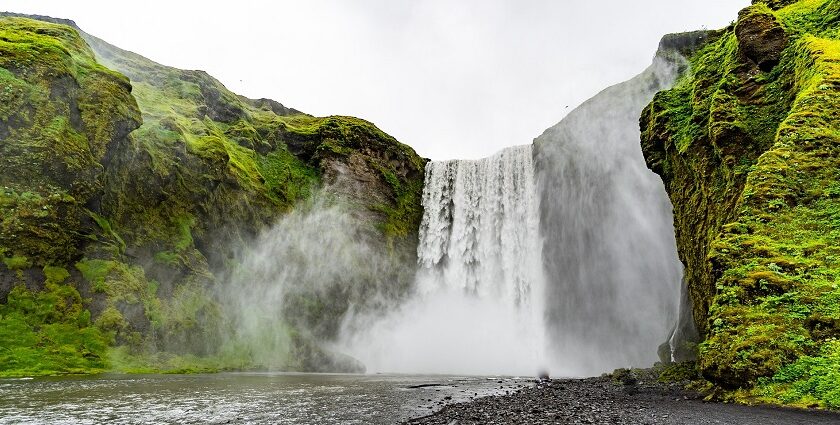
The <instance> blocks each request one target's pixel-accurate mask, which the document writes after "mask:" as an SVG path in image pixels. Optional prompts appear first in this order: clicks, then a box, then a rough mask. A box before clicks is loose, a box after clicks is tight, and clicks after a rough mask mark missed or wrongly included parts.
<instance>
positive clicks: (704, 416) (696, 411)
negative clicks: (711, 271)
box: [406, 377, 840, 425]
mask: <svg viewBox="0 0 840 425" xmlns="http://www.w3.org/2000/svg"><path fill="white" fill-rule="evenodd" d="M406 423H407V424H412V425H415V424H442V425H443V424H445V425H456V424H628V425H630V424H632V425H641V424H739V425H740V424H758V425H775V424H779V425H782V424H784V425H789V424H803V425H809V424H821V425H827V424H840V413H832V412H822V411H806V410H793V409H780V408H773V407H751V406H741V405H732V404H721V403H710V402H704V401H702V400H701V399H700V397H699V396H698V395H697V394H696V393H692V392H688V391H685V390H683V389H682V386H681V385H677V384H662V383H659V382H656V380H654V379H647V380H645V379H635V378H631V379H625V381H624V383H620V382H616V381H614V380H613V379H612V378H609V377H600V378H587V379H575V380H551V381H548V380H545V381H538V382H536V383H535V384H534V385H533V386H531V387H528V388H525V389H522V390H520V391H517V392H515V393H512V394H509V395H500V396H490V397H482V398H477V399H475V400H473V401H470V402H466V403H457V404H451V405H448V406H445V407H443V408H442V409H441V410H440V411H438V412H436V413H434V414H431V415H429V416H425V417H421V418H416V419H412V420H410V421H408V422H406Z"/></svg>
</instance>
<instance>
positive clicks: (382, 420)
mask: <svg viewBox="0 0 840 425" xmlns="http://www.w3.org/2000/svg"><path fill="white" fill-rule="evenodd" d="M527 384H528V380H527V379H520V378H499V377H462V376H461V377H459V376H435V375H422V376H421V375H336V374H286V373H219V374H197V375H96V376H79V377H44V378H25V379H4V380H0V424H19V423H25V424H99V423H116V424H161V423H163V424H190V423H202V424H204V423H211V424H228V423H230V424H237V423H249V424H250V423H272V424H393V423H397V422H400V421H402V420H405V419H409V418H412V417H418V416H423V415H427V414H429V413H431V412H433V411H434V410H437V409H439V408H440V407H442V405H443V404H447V403H454V402H460V401H467V400H470V399H472V398H475V397H480V396H486V395H491V394H503V393H505V391H513V390H514V389H517V388H521V387H522V386H524V385H527ZM447 397H449V398H447Z"/></svg>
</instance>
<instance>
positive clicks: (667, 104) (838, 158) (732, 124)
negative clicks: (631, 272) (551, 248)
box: [641, 0, 840, 408]
mask: <svg viewBox="0 0 840 425" xmlns="http://www.w3.org/2000/svg"><path fill="white" fill-rule="evenodd" d="M689 62H690V70H689V71H688V72H687V73H686V74H685V75H683V76H682V77H681V78H680V79H679V80H678V81H677V82H676V84H675V86H674V88H673V89H671V90H667V91H663V92H660V93H658V94H657V95H656V96H655V98H654V100H653V101H652V102H651V104H650V105H648V107H647V108H646V109H645V111H644V112H643V114H642V117H641V127H642V149H643V152H644V155H645V159H646V161H647V164H648V166H649V167H650V168H651V169H652V170H653V171H655V172H656V173H658V174H659V175H660V176H661V177H662V179H663V181H664V183H665V186H666V190H667V191H668V193H669V196H670V198H671V201H672V203H673V204H674V223H675V231H676V237H677V245H678V251H679V255H680V259H681V260H682V262H683V264H684V265H685V267H686V272H685V273H686V279H687V285H688V288H689V291H690V295H691V297H692V299H693V305H694V311H693V316H694V319H695V321H696V323H697V325H698V328H699V330H700V333H701V338H702V339H703V342H702V343H701V344H700V345H699V361H698V364H699V368H700V371H701V372H702V375H703V376H704V377H705V378H706V379H708V380H709V381H710V382H712V383H714V384H715V385H717V386H719V388H723V389H725V390H727V391H728V394H730V395H734V396H735V397H737V398H740V399H742V400H758V401H773V402H778V401H781V402H785V403H794V404H801V405H819V406H829V407H835V408H837V407H840V390H838V388H837V385H836V383H837V382H840V342H838V339H837V338H838V337H840V286H839V285H840V2H838V1H836V0H802V1H798V2H791V1H771V2H754V4H753V5H752V6H751V7H749V8H747V9H745V10H743V11H742V12H741V13H740V14H739V17H738V20H737V22H736V23H734V24H733V25H730V26H729V27H727V28H724V29H722V30H720V31H716V32H712V33H711V34H710V36H709V40H708V42H707V43H706V44H705V45H704V46H703V47H702V48H701V49H700V50H699V51H697V52H696V53H694V54H692V55H690V58H689Z"/></svg>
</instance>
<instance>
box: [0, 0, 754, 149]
mask: <svg viewBox="0 0 840 425" xmlns="http://www.w3.org/2000/svg"><path fill="white" fill-rule="evenodd" d="M130 4H132V5H134V6H133V7H131V8H129V7H127V6H126V2H118V1H109V2H104V1H73V2H70V1H67V0H3V2H2V3H0V9H6V10H8V11H12V12H20V13H37V14H44V15H50V16H54V17H61V18H68V19H73V20H75V21H76V23H77V24H79V26H80V27H81V28H82V29H84V30H85V31H87V32H89V33H91V34H93V35H96V36H98V37H100V38H102V39H104V40H106V41H108V42H110V43H112V44H115V45H117V46H119V47H122V48H124V49H128V50H131V51H134V52H136V53H139V54H142V55H144V56H146V57H148V58H150V59H153V60H155V61H157V62H160V63H163V64H166V65H171V66H175V67H178V68H187V69H203V70H205V71H207V72H209V73H210V74H211V75H213V76H215V77H217V78H218V79H219V80H221V81H222V83H224V84H225V85H226V86H227V87H228V88H230V89H231V90H233V91H235V92H237V93H239V94H243V95H245V96H248V97H269V98H272V99H275V100H277V101H279V102H281V103H283V104H284V105H286V106H290V107H294V108H297V109H300V110H302V111H304V112H307V113H310V114H313V115H319V116H322V115H353V116H358V117H361V118H365V119H367V120H370V121H372V122H374V123H375V124H377V125H378V126H379V127H380V128H381V129H383V130H384V131H386V132H387V133H390V134H391V135H393V136H395V137H396V138H397V139H399V140H400V141H402V142H403V143H407V144H409V145H411V146H413V147H414V148H415V149H416V150H417V151H418V153H420V154H421V155H423V156H425V157H429V158H432V159H450V158H478V157H482V156H487V155H490V154H492V153H493V152H495V151H497V150H499V149H501V148H503V147H505V146H510V145H518V144H524V143H530V142H531V140H532V139H533V138H534V137H536V136H538V135H540V134H541V133H542V131H543V130H544V129H546V128H548V127H550V126H551V125H553V124H555V123H556V122H557V121H559V120H560V119H561V118H562V117H563V116H564V115H565V114H566V113H567V112H568V111H570V110H571V109H573V108H574V107H575V106H576V105H578V104H580V103H581V102H583V101H584V100H586V99H587V98H589V97H591V96H592V95H594V94H595V93H597V92H598V91H600V90H601V89H603V88H605V87H607V86H609V85H611V84H615V83H618V82H621V81H623V80H626V79H628V78H630V77H632V76H633V75H635V74H637V73H639V72H641V71H642V70H643V69H644V68H645V67H646V66H647V65H648V64H649V63H650V61H651V59H652V57H653V54H654V52H655V51H656V46H657V43H658V41H659V39H660V37H661V36H662V35H663V34H665V33H669V32H680V31H687V30H693V29H699V28H704V27H706V28H719V27H723V26H725V25H727V24H728V23H729V22H730V21H732V20H734V19H735V17H736V16H737V12H738V10H739V9H741V8H742V7H745V6H747V5H748V4H749V0H637V1H630V2H628V1H624V0H574V1H572V0H515V1H514V0H507V1H503V0H459V1H455V0H305V1H303V0H295V1H287V0H284V1H268V0H265V1H246V0H240V1H237V2H229V1H228V2H212V1H175V0H168V1H159V0H145V1H141V2H131V3H130ZM567 106H568V108H567Z"/></svg>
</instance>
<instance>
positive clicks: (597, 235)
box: [535, 56, 682, 375]
mask: <svg viewBox="0 0 840 425" xmlns="http://www.w3.org/2000/svg"><path fill="white" fill-rule="evenodd" d="M673 59H674V58H671V60H665V59H663V58H662V57H660V56H657V58H656V59H655V60H654V64H653V65H652V66H651V67H650V68H649V69H648V70H646V71H645V72H644V73H642V74H641V75H639V76H638V77H636V78H634V79H632V80H630V81H627V82H625V83H622V84H619V85H617V86H613V87H611V88H609V89H607V90H605V91H603V92H602V93H600V94H598V95H597V96H595V97H594V98H593V99H591V100H589V101H587V102H586V103H584V104H583V105H581V106H580V107H579V108H577V109H576V110H575V111H573V112H572V113H570V114H569V115H568V116H567V117H566V118H565V119H563V121H561V122H560V123H559V124H558V125H556V126H554V127H552V128H550V129H548V130H546V132H545V133H544V134H543V135H542V136H540V137H539V138H538V139H537V140H536V141H535V146H536V152H537V155H536V158H537V159H536V161H537V179H538V182H539V183H538V184H539V191H540V196H541V202H540V208H541V221H540V228H541V231H542V235H543V237H544V238H545V247H544V252H543V254H544V266H545V269H546V274H547V276H549V279H548V282H547V284H546V285H547V291H546V295H545V296H546V305H547V309H546V317H547V323H548V334H547V337H548V339H549V340H550V342H551V344H550V349H551V358H552V370H553V371H556V372H559V373H561V374H563V375H593V374H598V373H602V372H604V371H608V370H612V369H614V368H618V367H628V366H649V365H651V364H653V363H654V362H655V361H656V360H658V357H657V346H659V345H660V344H661V343H663V342H666V341H668V339H669V332H670V331H671V330H672V329H673V327H674V323H675V321H676V319H677V309H678V308H677V306H678V302H679V299H680V281H681V276H682V266H681V264H680V262H679V259H678V258H677V250H676V242H675V238H674V231H673V225H672V223H673V219H672V215H671V204H670V202H669V200H668V196H667V194H666V193H665V189H664V187H663V185H662V182H661V180H660V179H659V178H658V177H657V176H656V175H655V174H653V173H652V172H651V171H650V170H648V169H647V167H646V166H645V162H644V159H643V157H642V153H641V149H640V147H639V139H640V138H639V124H638V120H639V118H638V117H639V115H640V112H641V111H642V108H643V107H644V105H646V104H647V103H649V102H650V100H651V99H652V98H653V95H654V94H655V93H656V92H657V91H658V90H661V89H663V88H666V87H668V86H670V85H671V84H672V82H673V78H674V75H675V74H676V72H675V71H676V66H675V63H674V61H673ZM664 348H665V350H664V351H665V353H664V354H665V355H666V356H667V355H668V354H669V353H667V351H668V350H667V345H666V346H664Z"/></svg>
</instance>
